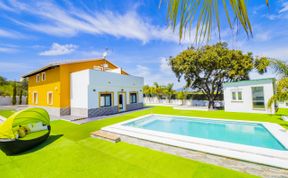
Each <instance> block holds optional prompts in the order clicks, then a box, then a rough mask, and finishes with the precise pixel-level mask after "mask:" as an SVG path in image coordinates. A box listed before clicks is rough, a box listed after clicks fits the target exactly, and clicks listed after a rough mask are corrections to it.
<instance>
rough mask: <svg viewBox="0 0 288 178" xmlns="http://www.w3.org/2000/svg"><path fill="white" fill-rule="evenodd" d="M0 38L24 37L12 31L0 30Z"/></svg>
mask: <svg viewBox="0 0 288 178" xmlns="http://www.w3.org/2000/svg"><path fill="white" fill-rule="evenodd" d="M0 37H6V38H24V36H23V35H22V34H20V33H18V32H15V31H13V30H9V31H8V30H3V29H0Z"/></svg>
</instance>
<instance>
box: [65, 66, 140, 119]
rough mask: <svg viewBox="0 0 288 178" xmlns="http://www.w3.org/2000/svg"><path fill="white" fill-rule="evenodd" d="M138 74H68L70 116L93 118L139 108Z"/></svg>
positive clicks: (94, 72)
mask: <svg viewBox="0 0 288 178" xmlns="http://www.w3.org/2000/svg"><path fill="white" fill-rule="evenodd" d="M143 84H144V80H143V78H142V77H136V76H131V75H119V74H117V73H113V72H102V71H98V70H91V69H88V70H82V71H79V72H74V73H72V74H71V97H70V103H71V115H76V116H83V117H94V116H99V115H108V114H115V113H118V112H122V111H131V110H135V109H139V108H142V107H143V93H142V88H143Z"/></svg>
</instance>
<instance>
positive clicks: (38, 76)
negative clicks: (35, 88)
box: [36, 74, 40, 83]
mask: <svg viewBox="0 0 288 178" xmlns="http://www.w3.org/2000/svg"><path fill="white" fill-rule="evenodd" d="M38 82H40V74H37V75H36V83H38Z"/></svg>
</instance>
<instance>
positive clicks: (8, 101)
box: [0, 96, 26, 106]
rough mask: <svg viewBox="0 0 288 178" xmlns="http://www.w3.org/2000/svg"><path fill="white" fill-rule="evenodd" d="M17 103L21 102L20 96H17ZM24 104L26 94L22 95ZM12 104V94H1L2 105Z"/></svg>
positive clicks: (0, 101)
mask: <svg viewBox="0 0 288 178" xmlns="http://www.w3.org/2000/svg"><path fill="white" fill-rule="evenodd" d="M16 100H17V103H16V104H17V105H18V102H19V97H18V96H17V97H16ZM22 104H26V96H22ZM9 105H12V97H10V96H0V106H9Z"/></svg>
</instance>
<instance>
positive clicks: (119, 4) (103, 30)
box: [0, 0, 288, 88]
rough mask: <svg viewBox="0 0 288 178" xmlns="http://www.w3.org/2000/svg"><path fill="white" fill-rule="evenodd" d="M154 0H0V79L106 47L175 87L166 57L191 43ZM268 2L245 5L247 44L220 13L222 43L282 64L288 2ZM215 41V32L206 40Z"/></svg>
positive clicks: (287, 41) (118, 59) (287, 51)
mask: <svg viewBox="0 0 288 178" xmlns="http://www.w3.org/2000/svg"><path fill="white" fill-rule="evenodd" d="M159 1H160V0H159ZM159 1H158V0H143V1H141V0H140V1H134V0H121V1H115V0H94V1H93V0H89V1H84V0H82V1H81V0H77V1H68V0H63V1H61V0H57V1H44V0H43V1H36V0H35V1H29V0H27V1H15V0H0V21H1V23H0V75H1V76H4V77H6V78H8V79H10V80H18V79H19V78H20V76H21V75H23V74H25V73H27V72H29V71H31V70H33V69H37V68H39V67H42V66H44V65H47V64H49V63H50V62H55V61H61V60H73V59H87V58H97V57H101V56H102V53H103V52H104V51H105V49H106V48H109V55H108V59H109V60H111V61H112V62H114V63H115V64H117V65H118V66H121V67H123V68H124V69H125V70H126V71H127V72H128V73H130V74H133V75H138V76H143V77H145V83H148V84H151V83H153V82H154V81H158V82H159V83H161V84H167V83H169V82H175V86H176V88H177V87H181V86H182V85H183V82H181V83H177V80H176V78H175V76H174V74H173V73H172V72H171V70H170V68H169V66H168V65H167V63H166V60H165V58H167V57H169V56H174V55H176V54H177V53H179V52H180V51H181V50H184V49H186V48H187V46H189V45H191V44H192V43H193V40H192V39H188V38H186V39H184V41H183V42H182V43H181V44H179V41H178V36H177V33H173V32H172V31H171V29H169V28H167V23H166V22H167V21H166V6H165V4H163V5H162V6H161V7H160V8H159ZM24 2H25V3H24ZM164 2H165V1H164ZM270 3H271V4H270V8H269V9H268V8H267V7H266V6H265V1H264V0H263V1H249V2H248V10H249V14H250V19H251V22H252V25H253V32H254V37H253V38H250V39H247V37H246V36H245V35H244V33H243V32H242V31H241V30H240V31H239V32H237V34H236V33H235V31H234V32H233V31H231V30H230V29H229V28H227V24H225V21H224V20H225V19H224V17H223V16H222V21H223V24H222V34H221V36H222V40H224V41H227V42H228V43H229V45H230V47H231V48H236V49H241V50H243V51H251V52H253V54H254V55H259V56H262V55H265V56H269V57H274V58H279V59H283V60H288V57H287V56H288V35H287V34H288V30H287V29H288V1H283V0H278V1H276V0H275V1H270ZM192 33H193V30H192ZM192 36H193V34H192ZM217 40H218V38H217V37H216V34H213V35H212V41H211V43H214V42H216V41H217ZM271 76H274V75H273V73H271V72H270V73H268V74H266V75H264V76H259V75H257V74H255V73H252V74H251V78H259V77H271Z"/></svg>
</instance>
